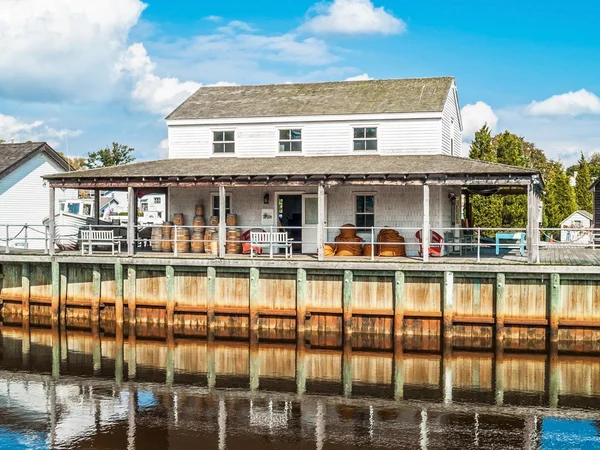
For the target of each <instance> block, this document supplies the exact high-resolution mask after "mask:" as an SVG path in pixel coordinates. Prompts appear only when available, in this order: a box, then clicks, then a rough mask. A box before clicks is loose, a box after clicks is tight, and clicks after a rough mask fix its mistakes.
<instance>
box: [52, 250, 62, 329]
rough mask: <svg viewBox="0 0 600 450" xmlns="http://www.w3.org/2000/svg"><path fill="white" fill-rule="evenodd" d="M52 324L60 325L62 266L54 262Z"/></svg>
mask: <svg viewBox="0 0 600 450" xmlns="http://www.w3.org/2000/svg"><path fill="white" fill-rule="evenodd" d="M51 265H52V269H51V270H52V307H51V309H52V323H53V324H58V321H59V314H60V265H59V264H58V262H57V261H52V263H51Z"/></svg>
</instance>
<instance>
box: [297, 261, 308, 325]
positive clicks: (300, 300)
mask: <svg viewBox="0 0 600 450" xmlns="http://www.w3.org/2000/svg"><path fill="white" fill-rule="evenodd" d="M305 321H306V270H305V269H298V270H297V272H296V333H297V334H298V336H300V335H302V334H304V332H305Z"/></svg>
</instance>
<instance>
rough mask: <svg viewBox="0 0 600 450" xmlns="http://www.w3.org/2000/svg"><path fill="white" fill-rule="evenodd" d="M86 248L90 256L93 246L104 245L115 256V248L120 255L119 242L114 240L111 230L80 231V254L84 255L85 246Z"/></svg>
mask: <svg viewBox="0 0 600 450" xmlns="http://www.w3.org/2000/svg"><path fill="white" fill-rule="evenodd" d="M86 245H87V246H88V253H89V254H90V255H91V254H92V247H93V246H94V245H96V246H99V245H105V246H109V247H111V248H112V254H113V255H114V254H115V248H116V249H117V251H118V252H119V253H121V240H120V239H115V233H114V231H113V230H81V254H82V255H83V254H85V246H86Z"/></svg>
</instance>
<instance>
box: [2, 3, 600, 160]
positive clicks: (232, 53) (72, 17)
mask: <svg viewBox="0 0 600 450" xmlns="http://www.w3.org/2000/svg"><path fill="white" fill-rule="evenodd" d="M315 1H316V0H294V1H282V0H279V1H275V0H252V1H248V0H245V1H241V0H221V1H218V2H217V1H210V2H208V1H206V0H196V1H191V0H170V1H167V0H147V1H146V2H142V1H140V0H102V1H101V2H100V1H97V0H52V1H51V2H48V1H47V0H0V48H1V49H2V51H1V52H0V139H4V140H6V141H12V140H14V141H15V142H18V141H24V140H45V141H47V142H49V143H50V144H51V145H52V146H53V147H54V148H55V149H56V150H60V151H63V152H66V153H67V154H68V155H69V156H85V155H87V153H88V152H91V151H95V150H98V149H100V148H103V147H106V146H107V145H109V144H110V143H111V142H119V143H121V144H126V145H129V146H131V147H134V148H135V149H136V152H135V156H136V157H137V159H139V160H147V159H156V158H161V157H165V156H166V155H167V140H166V137H167V127H166V123H165V120H164V118H165V117H166V115H167V114H168V113H169V112H170V111H172V110H173V109H174V108H175V107H177V106H178V105H179V104H180V103H181V102H182V101H183V100H185V98H187V97H188V96H189V95H190V94H191V93H193V92H194V91H195V90H196V89H198V88H200V87H201V86H205V85H215V84H264V83H287V82H312V81H334V80H347V79H383V78H405V77H432V76H454V77H455V78H456V83H457V86H458V89H459V101H460V103H461V108H462V115H463V124H464V132H463V136H464V141H465V143H464V145H468V143H469V142H470V140H471V139H472V137H473V135H474V132H475V131H476V130H477V129H478V128H480V127H481V126H482V125H483V124H484V123H487V124H488V125H489V126H490V127H491V128H492V130H493V131H494V132H502V131H504V130H506V129H508V130H509V131H511V132H514V133H517V134H520V135H522V136H524V137H525V138H526V139H527V140H529V141H532V142H535V143H536V144H537V145H538V147H540V148H542V149H544V150H545V151H546V153H547V154H548V155H549V156H550V157H552V158H560V159H561V160H562V161H563V162H564V163H565V164H567V165H569V164H572V163H574V162H575V161H576V159H577V158H578V157H579V155H580V153H581V152H584V153H585V154H586V155H590V154H592V153H594V152H600V97H599V95H600V29H599V28H598V26H597V22H598V19H599V18H600V2H594V1H587V0H580V1H578V2H576V7H575V4H568V3H565V2H563V1H561V2H558V1H552V0H546V1H543V2H542V1H538V0H528V1H527V2H523V1H514V0H505V1H504V2H502V3H499V2H486V1H481V0H479V1H471V0H458V1H455V2H448V1H443V0H429V1H428V2H421V1H419V2H417V1H404V0H328V1H327V0H326V1H323V2H318V1H316V2H315Z"/></svg>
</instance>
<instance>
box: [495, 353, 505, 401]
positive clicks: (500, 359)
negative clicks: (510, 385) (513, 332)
mask: <svg viewBox="0 0 600 450" xmlns="http://www.w3.org/2000/svg"><path fill="white" fill-rule="evenodd" d="M494 394H495V397H496V405H498V406H502V405H503V404H504V345H503V343H502V341H498V342H496V350H495V354H494Z"/></svg>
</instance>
